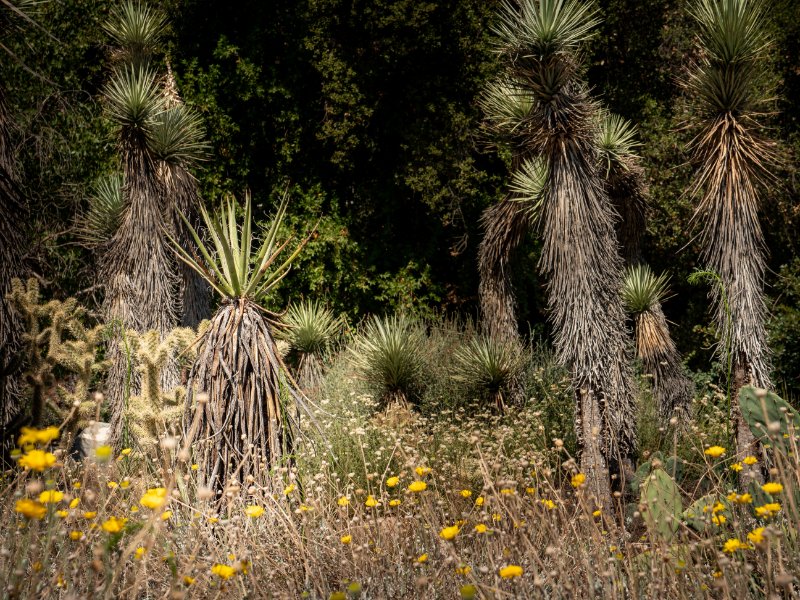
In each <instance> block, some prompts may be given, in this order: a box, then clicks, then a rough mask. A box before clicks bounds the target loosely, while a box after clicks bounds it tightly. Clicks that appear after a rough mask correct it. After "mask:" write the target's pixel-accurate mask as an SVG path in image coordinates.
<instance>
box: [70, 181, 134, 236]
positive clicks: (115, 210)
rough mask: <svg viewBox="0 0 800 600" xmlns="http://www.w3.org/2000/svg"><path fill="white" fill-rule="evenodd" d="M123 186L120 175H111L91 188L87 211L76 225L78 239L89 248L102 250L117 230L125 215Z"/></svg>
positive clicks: (123, 182) (96, 182)
mask: <svg viewBox="0 0 800 600" xmlns="http://www.w3.org/2000/svg"><path fill="white" fill-rule="evenodd" d="M124 185H125V181H124V179H123V177H122V174H121V173H112V174H111V175H106V176H105V177H101V178H100V179H98V180H97V181H95V183H94V185H93V186H92V189H91V193H90V194H89V198H88V203H89V210H88V211H86V213H84V214H83V215H81V216H80V222H79V225H78V230H79V235H80V237H81V238H82V239H83V240H84V241H85V242H86V243H87V244H89V245H90V246H93V247H101V248H102V246H103V245H104V244H106V243H108V240H110V239H111V238H112V237H113V236H114V234H115V233H116V231H117V229H119V226H120V224H121V223H122V217H123V215H124V213H125V200H124V198H123V194H122V189H123V187H124Z"/></svg>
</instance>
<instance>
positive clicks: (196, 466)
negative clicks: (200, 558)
mask: <svg viewBox="0 0 800 600" xmlns="http://www.w3.org/2000/svg"><path fill="white" fill-rule="evenodd" d="M199 468H200V465H198V464H197V463H194V464H193V465H192V471H197V470H198V469H199ZM189 579H192V578H191V577H190V578H189ZM192 581H194V579H192Z"/></svg>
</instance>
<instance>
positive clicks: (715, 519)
mask: <svg viewBox="0 0 800 600" xmlns="http://www.w3.org/2000/svg"><path fill="white" fill-rule="evenodd" d="M727 520H728V519H726V518H725V515H713V516H712V517H711V522H712V523H714V525H723V524H724V523H725V521H727Z"/></svg>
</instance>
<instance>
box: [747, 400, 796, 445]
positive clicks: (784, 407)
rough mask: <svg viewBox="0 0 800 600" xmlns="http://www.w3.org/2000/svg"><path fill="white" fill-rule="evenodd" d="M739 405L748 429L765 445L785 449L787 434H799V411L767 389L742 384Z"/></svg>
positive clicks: (788, 435)
mask: <svg viewBox="0 0 800 600" xmlns="http://www.w3.org/2000/svg"><path fill="white" fill-rule="evenodd" d="M739 406H740V407H741V411H742V418H743V419H744V420H745V422H746V423H747V425H748V427H750V431H752V432H753V435H754V436H755V437H756V439H758V440H759V441H760V442H761V443H762V444H764V445H765V446H772V447H775V448H778V449H785V448H786V447H788V444H787V442H788V439H789V437H790V436H792V435H798V434H800V414H799V413H798V412H797V411H796V410H795V409H794V408H792V407H791V406H790V405H789V403H788V402H786V401H785V400H783V399H782V398H780V397H779V396H778V395H776V394H773V393H772V392H770V391H767V390H764V389H760V388H755V387H753V386H751V385H747V386H744V387H743V388H742V389H741V390H740V391H739Z"/></svg>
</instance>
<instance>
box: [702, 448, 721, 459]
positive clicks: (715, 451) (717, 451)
mask: <svg viewBox="0 0 800 600" xmlns="http://www.w3.org/2000/svg"><path fill="white" fill-rule="evenodd" d="M725 452H726V450H725V448H723V447H722V446H711V447H710V448H706V450H705V454H706V455H707V456H710V457H711V458H719V457H720V456H722V455H723V454H725Z"/></svg>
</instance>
